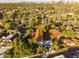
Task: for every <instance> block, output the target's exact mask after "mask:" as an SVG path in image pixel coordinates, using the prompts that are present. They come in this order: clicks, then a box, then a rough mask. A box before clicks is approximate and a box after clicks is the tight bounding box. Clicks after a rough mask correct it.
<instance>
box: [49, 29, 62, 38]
mask: <svg viewBox="0 0 79 59" xmlns="http://www.w3.org/2000/svg"><path fill="white" fill-rule="evenodd" d="M49 33H50V34H51V36H53V37H58V36H60V35H61V32H59V31H58V30H56V29H50V30H49Z"/></svg>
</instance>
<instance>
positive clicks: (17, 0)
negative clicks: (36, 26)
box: [0, 0, 79, 3]
mask: <svg viewBox="0 0 79 59" xmlns="http://www.w3.org/2000/svg"><path fill="white" fill-rule="evenodd" d="M24 1H26V2H28V1H32V2H51V1H59V0H0V3H6V2H9V3H14V2H24ZM64 1H68V0H64ZM70 1H74V2H79V0H70Z"/></svg>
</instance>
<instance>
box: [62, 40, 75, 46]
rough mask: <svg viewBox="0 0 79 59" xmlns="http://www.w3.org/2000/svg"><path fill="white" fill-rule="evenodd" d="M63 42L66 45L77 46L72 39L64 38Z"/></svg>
mask: <svg viewBox="0 0 79 59" xmlns="http://www.w3.org/2000/svg"><path fill="white" fill-rule="evenodd" d="M63 44H64V46H65V47H75V46H76V44H75V42H73V41H72V40H70V39H64V40H63Z"/></svg>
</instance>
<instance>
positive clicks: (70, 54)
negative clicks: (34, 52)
mask: <svg viewBox="0 0 79 59" xmlns="http://www.w3.org/2000/svg"><path fill="white" fill-rule="evenodd" d="M77 51H78V53H77ZM76 54H79V47H72V48H69V49H68V50H67V51H64V52H59V53H56V54H49V55H48V57H47V58H54V57H56V56H59V55H64V57H66V58H73V55H76ZM78 56H79V55H77V56H76V57H77V58H78ZM31 58H43V57H42V54H40V55H38V56H34V57H31Z"/></svg>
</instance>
